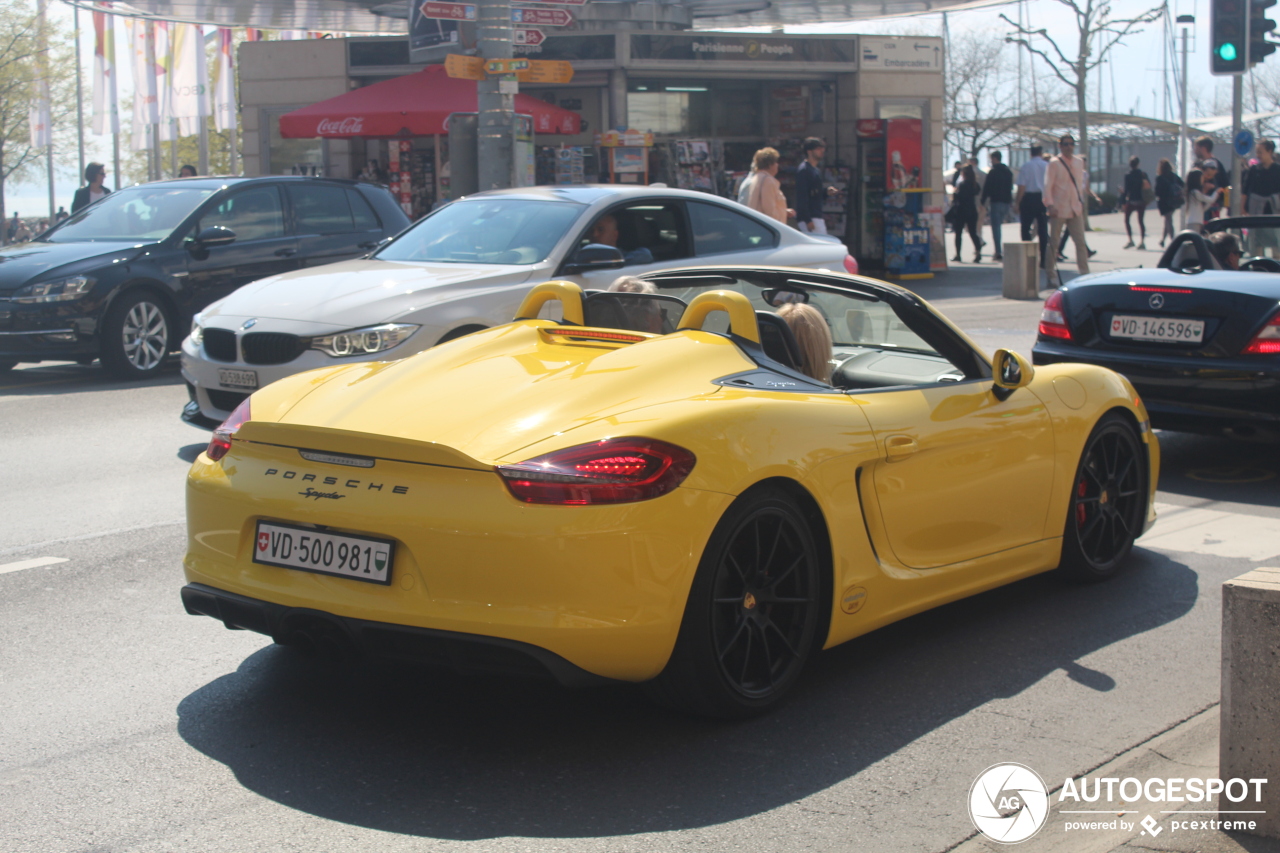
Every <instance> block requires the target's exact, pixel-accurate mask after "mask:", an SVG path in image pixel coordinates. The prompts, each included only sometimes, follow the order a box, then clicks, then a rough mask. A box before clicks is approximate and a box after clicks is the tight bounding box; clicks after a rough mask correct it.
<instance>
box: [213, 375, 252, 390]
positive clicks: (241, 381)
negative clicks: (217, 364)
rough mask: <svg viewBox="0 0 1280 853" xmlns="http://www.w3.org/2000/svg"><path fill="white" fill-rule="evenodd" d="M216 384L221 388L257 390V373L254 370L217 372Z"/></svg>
mask: <svg viewBox="0 0 1280 853" xmlns="http://www.w3.org/2000/svg"><path fill="white" fill-rule="evenodd" d="M218 384H219V385H221V386H222V387H223V388H247V389H249V390H251V391H252V390H257V387H258V371H256V370H219V371H218Z"/></svg>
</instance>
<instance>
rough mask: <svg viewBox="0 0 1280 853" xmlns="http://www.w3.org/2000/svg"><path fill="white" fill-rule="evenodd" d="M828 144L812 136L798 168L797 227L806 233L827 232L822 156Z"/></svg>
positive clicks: (806, 143) (807, 142)
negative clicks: (823, 215) (823, 207)
mask: <svg viewBox="0 0 1280 853" xmlns="http://www.w3.org/2000/svg"><path fill="white" fill-rule="evenodd" d="M826 153H827V145H826V143H825V142H823V141H822V140H821V139H818V138H817V137H815V136H811V137H809V138H808V139H806V140H805V141H804V162H803V163H801V164H800V167H799V168H798V169H796V203H795V209H796V228H798V229H800V230H801V231H803V232H805V233H806V234H826V233H827V220H825V219H823V218H822V205H823V203H824V202H825V201H826V198H827V194H826V191H825V190H824V189H823V188H822V172H821V166H822V156H823V155H824V154H826Z"/></svg>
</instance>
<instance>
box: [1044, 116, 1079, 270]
mask: <svg viewBox="0 0 1280 853" xmlns="http://www.w3.org/2000/svg"><path fill="white" fill-rule="evenodd" d="M1075 150H1076V140H1075V137H1073V136H1072V135H1071V134H1067V135H1066V136H1064V137H1062V138H1061V139H1059V140H1058V152H1059V153H1058V156H1057V157H1054V158H1053V159H1052V160H1050V161H1049V168H1048V170H1047V171H1046V172H1045V175H1044V206H1045V208H1046V209H1047V210H1048V212H1049V227H1050V232H1051V233H1050V235H1049V247H1050V249H1049V254H1048V256H1047V258H1046V261H1047V262H1046V264H1045V269H1046V270H1047V271H1048V273H1049V283H1050V284H1052V283H1053V282H1054V280H1055V279H1057V282H1058V283H1059V284H1061V283H1062V279H1061V277H1059V276H1058V275H1057V266H1058V264H1057V256H1056V255H1055V254H1054V253H1053V247H1055V246H1057V245H1058V240H1059V238H1060V237H1061V236H1062V229H1063V228H1066V229H1067V231H1069V232H1070V234H1071V239H1072V241H1073V242H1074V243H1075V244H1076V269H1078V270H1080V274H1081V275H1084V274H1086V273H1088V272H1089V250H1088V248H1087V247H1086V246H1085V243H1084V188H1085V182H1086V181H1087V180H1088V176H1086V175H1085V172H1084V162H1083V161H1082V160H1081V159H1080V158H1079V157H1076V156H1075Z"/></svg>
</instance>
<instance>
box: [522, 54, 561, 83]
mask: <svg viewBox="0 0 1280 853" xmlns="http://www.w3.org/2000/svg"><path fill="white" fill-rule="evenodd" d="M516 79H517V80H519V81H520V82H521V83H568V82H569V81H570V80H572V79H573V65H571V64H570V63H569V62H567V61H565V60H563V59H533V60H530V63H529V70H528V71H521V72H520V73H519V74H517V75H516Z"/></svg>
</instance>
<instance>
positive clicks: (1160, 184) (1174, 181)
mask: <svg viewBox="0 0 1280 853" xmlns="http://www.w3.org/2000/svg"><path fill="white" fill-rule="evenodd" d="M1155 192H1156V210H1158V211H1160V218H1161V219H1162V220H1163V221H1164V224H1163V225H1162V226H1161V229H1160V248H1162V249H1163V248H1164V244H1165V241H1166V240H1172V239H1173V234H1174V229H1173V215H1174V214H1175V213H1177V212H1178V210H1179V209H1180V208H1181V207H1182V205H1184V204H1185V203H1186V201H1187V196H1186V184H1184V183H1183V182H1182V178H1179V177H1178V176H1177V175H1175V174H1174V173H1173V164H1172V163H1170V162H1169V158H1168V157H1161V158H1160V162H1159V163H1157V164H1156V186H1155Z"/></svg>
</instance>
